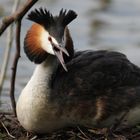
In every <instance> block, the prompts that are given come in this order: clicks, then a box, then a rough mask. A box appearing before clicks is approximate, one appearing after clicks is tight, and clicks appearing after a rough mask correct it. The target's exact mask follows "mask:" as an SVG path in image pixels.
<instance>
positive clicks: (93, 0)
mask: <svg viewBox="0 0 140 140" xmlns="http://www.w3.org/2000/svg"><path fill="white" fill-rule="evenodd" d="M104 1H105V0H86V2H85V1H83V0H75V1H70V0H42V1H39V2H38V3H37V4H36V5H35V6H34V7H33V8H32V9H34V8H35V7H36V8H38V7H47V9H48V10H50V11H51V12H52V13H54V14H57V13H58V12H59V10H60V9H61V8H64V9H73V10H75V11H76V12H77V13H78V17H77V19H76V20H74V21H73V22H72V23H71V24H70V26H69V28H70V30H71V34H72V37H73V40H74V44H75V49H76V50H84V49H94V50H97V49H108V50H116V51H120V52H123V53H125V54H126V55H127V56H128V58H129V59H130V60H131V61H132V62H134V63H135V64H137V65H139V66H140V6H139V5H140V1H139V0H133V1H132V0H110V1H109V0H108V3H105V2H104ZM106 1H107V0H106ZM24 2H25V1H24ZM12 3H13V1H11V0H1V1H0V7H2V8H3V9H4V10H5V15H8V14H9V13H10V11H11V7H12ZM31 24H32V23H31V22H30V21H28V20H26V19H25V18H24V20H23V22H22V32H21V46H22V48H23V39H24V36H25V34H26V31H27V30H28V28H29V27H30V26H31ZM5 42H6V33H5V34H3V36H1V38H0V44H1V45H0V66H1V65H2V62H3V60H2V59H3V53H4V48H5ZM14 48H15V46H14V43H13V49H12V54H11V59H10V62H9V67H8V72H7V76H6V80H5V84H4V89H3V92H2V98H1V102H2V104H1V106H0V110H3V109H6V110H7V109H10V108H11V107H10V100H9V87H10V81H9V80H10V77H11V66H12V60H13V57H14V52H15V49H14ZM34 67H35V65H34V64H32V63H31V62H30V61H29V60H28V59H27V58H26V56H25V54H24V53H23V49H21V58H20V60H19V65H18V72H17V78H16V90H15V94H16V99H17V98H18V96H19V94H20V92H21V90H22V88H23V87H24V86H25V84H26V83H27V81H28V80H29V79H30V76H31V74H32V72H33V69H34Z"/></svg>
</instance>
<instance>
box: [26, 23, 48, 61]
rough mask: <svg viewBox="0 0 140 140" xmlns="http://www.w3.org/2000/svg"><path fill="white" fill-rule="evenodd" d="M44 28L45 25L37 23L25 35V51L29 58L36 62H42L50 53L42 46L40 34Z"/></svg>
mask: <svg viewBox="0 0 140 140" xmlns="http://www.w3.org/2000/svg"><path fill="white" fill-rule="evenodd" d="M44 30H45V29H44V28H43V26H41V25H39V24H36V23H35V24H33V25H32V27H31V28H30V29H29V31H28V32H27V35H26V37H25V41H24V50H25V53H26V54H27V56H28V58H29V59H30V60H31V61H33V62H35V63H41V62H42V61H44V60H45V59H46V58H47V56H48V53H47V52H45V51H44V50H43V49H42V48H41V40H40V36H41V33H42V32H43V31H44Z"/></svg>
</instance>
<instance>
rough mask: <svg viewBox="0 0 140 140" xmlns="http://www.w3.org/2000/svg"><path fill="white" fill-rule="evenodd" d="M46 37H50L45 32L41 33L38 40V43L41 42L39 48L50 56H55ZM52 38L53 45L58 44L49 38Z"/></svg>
mask: <svg viewBox="0 0 140 140" xmlns="http://www.w3.org/2000/svg"><path fill="white" fill-rule="evenodd" d="M48 37H50V35H49V33H48V32H47V31H43V32H42V33H41V38H40V41H41V47H42V48H43V49H44V50H45V51H47V52H48V53H50V54H52V55H55V53H54V51H53V47H52V45H51V43H50V41H49V40H48ZM51 38H52V42H53V43H55V44H58V43H57V41H56V40H55V39H54V38H53V37H52V36H51Z"/></svg>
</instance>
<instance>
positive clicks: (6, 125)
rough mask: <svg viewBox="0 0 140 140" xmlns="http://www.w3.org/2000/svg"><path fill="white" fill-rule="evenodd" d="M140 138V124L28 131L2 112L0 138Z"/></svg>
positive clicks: (122, 139)
mask: <svg viewBox="0 0 140 140" xmlns="http://www.w3.org/2000/svg"><path fill="white" fill-rule="evenodd" d="M13 139H14V140H140V126H139V125H138V126H135V127H120V126H118V125H116V124H115V125H113V126H112V127H111V128H102V129H96V128H88V127H81V126H77V127H69V128H64V129H61V130H58V131H57V132H53V133H51V134H45V135H36V134H32V133H29V132H27V131H26V130H25V129H24V128H23V127H22V126H21V125H20V124H19V122H18V120H17V118H16V117H14V115H12V114H10V113H0V140H13Z"/></svg>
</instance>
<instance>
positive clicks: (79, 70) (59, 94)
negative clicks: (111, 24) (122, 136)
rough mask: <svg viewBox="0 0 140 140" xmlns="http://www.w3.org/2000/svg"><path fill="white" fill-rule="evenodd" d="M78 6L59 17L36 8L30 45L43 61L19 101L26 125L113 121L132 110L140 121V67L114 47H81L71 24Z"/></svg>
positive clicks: (47, 127) (130, 116)
mask: <svg viewBox="0 0 140 140" xmlns="http://www.w3.org/2000/svg"><path fill="white" fill-rule="evenodd" d="M76 16H77V15H76V13H75V12H74V11H71V10H70V11H68V13H66V11H63V10H61V11H60V14H59V16H56V17H53V16H52V15H51V14H50V13H49V12H48V11H47V10H45V9H44V10H43V9H40V10H35V11H33V12H31V13H30V14H29V16H28V18H29V19H30V20H32V21H34V22H36V23H35V24H33V26H32V27H31V28H30V30H29V31H28V32H27V35H26V37H25V42H24V50H25V53H26V54H27V56H28V58H29V59H30V60H31V61H33V62H35V63H37V66H36V69H35V71H34V73H33V75H32V77H31V79H30V81H29V82H28V83H27V85H26V86H25V88H24V89H23V90H22V92H21V95H20V97H19V99H18V102H17V117H18V120H19V122H20V123H21V125H22V126H23V127H24V128H25V129H27V130H28V131H31V132H35V133H46V132H52V131H55V130H57V129H60V128H63V127H66V126H76V125H84V126H90V127H92V126H94V127H106V126H111V125H112V124H113V123H114V122H115V120H116V119H118V118H119V117H121V116H122V115H123V114H125V113H127V114H126V116H125V123H126V124H128V125H135V124H136V123H138V122H140V68H139V67H137V66H136V65H134V64H133V63H131V62H130V61H129V60H128V59H127V58H126V56H125V55H123V54H121V53H119V52H113V51H112V52H111V51H104V50H103V51H92V50H87V51H79V52H75V51H74V48H73V42H72V38H71V36H70V33H69V30H68V28H67V25H68V24H69V23H70V22H71V21H72V20H73V19H75V18H76Z"/></svg>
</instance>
